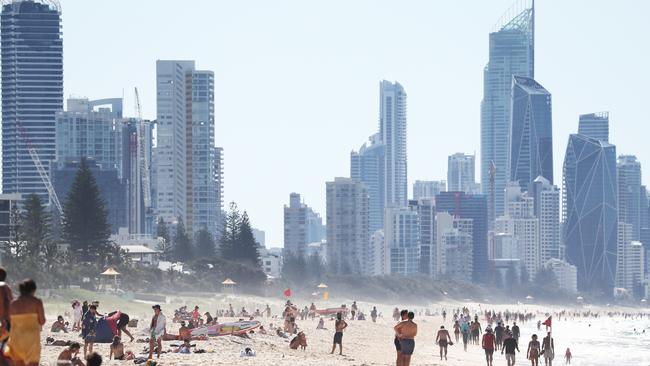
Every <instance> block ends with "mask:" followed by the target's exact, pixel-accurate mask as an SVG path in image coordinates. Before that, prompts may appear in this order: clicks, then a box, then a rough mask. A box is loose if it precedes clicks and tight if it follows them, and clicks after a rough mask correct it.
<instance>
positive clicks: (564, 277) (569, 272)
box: [546, 258, 578, 294]
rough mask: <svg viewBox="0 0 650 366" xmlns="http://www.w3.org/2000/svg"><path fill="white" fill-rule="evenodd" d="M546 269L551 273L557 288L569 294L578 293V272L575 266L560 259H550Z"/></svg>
mask: <svg viewBox="0 0 650 366" xmlns="http://www.w3.org/2000/svg"><path fill="white" fill-rule="evenodd" d="M546 268H548V269H550V270H551V271H552V272H553V274H554V275H555V278H556V279H557V282H558V286H559V287H560V288H561V289H562V290H564V291H567V292H568V293H571V294H575V293H577V292H578V270H577V268H576V266H574V265H572V264H569V263H567V262H565V261H563V260H561V259H557V258H551V259H549V260H548V261H547V262H546Z"/></svg>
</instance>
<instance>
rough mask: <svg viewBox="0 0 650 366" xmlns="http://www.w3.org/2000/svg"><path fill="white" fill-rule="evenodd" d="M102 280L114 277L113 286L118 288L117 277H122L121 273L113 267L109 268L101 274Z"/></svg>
mask: <svg viewBox="0 0 650 366" xmlns="http://www.w3.org/2000/svg"><path fill="white" fill-rule="evenodd" d="M99 275H100V276H102V278H110V277H113V284H114V286H115V288H117V276H119V275H120V272H118V271H116V270H115V268H113V267H108V268H107V269H106V270H105V271H104V272H102V273H100V274H99Z"/></svg>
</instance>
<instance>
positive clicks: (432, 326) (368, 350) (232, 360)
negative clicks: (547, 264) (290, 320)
mask: <svg viewBox="0 0 650 366" xmlns="http://www.w3.org/2000/svg"><path fill="white" fill-rule="evenodd" d="M84 295H85V296H94V297H89V298H88V300H91V301H92V300H98V301H99V302H100V306H99V309H98V310H99V312H100V313H107V312H110V311H113V310H121V311H123V312H127V313H128V314H129V315H130V316H131V318H132V319H138V320H139V322H138V327H136V328H130V330H131V332H132V333H133V335H134V336H135V337H136V338H140V339H144V338H147V337H148V335H147V333H148V332H147V329H148V326H149V323H150V320H151V316H152V309H151V303H143V302H135V301H128V300H124V299H122V298H120V297H117V296H112V295H101V296H99V295H97V296H95V295H94V294H92V293H80V294H79V293H77V294H67V293H66V294H61V295H55V296H53V297H52V298H46V299H44V302H45V310H46V316H47V319H48V320H47V323H46V326H45V327H44V329H45V331H44V332H43V333H42V342H43V344H45V339H46V337H53V338H55V339H61V340H72V341H79V342H80V341H81V338H80V337H79V336H78V334H77V333H68V334H63V333H56V334H53V333H51V332H49V326H50V325H51V323H52V322H53V320H54V319H56V316H57V315H64V314H66V312H68V313H70V312H71V311H70V310H71V309H69V305H67V304H68V301H67V300H66V299H65V297H66V296H84ZM69 300H72V298H70V299H69ZM292 300H293V302H294V303H295V304H296V305H298V307H299V308H302V307H304V306H309V304H310V302H311V300H310V299H292ZM168 301H169V303H163V304H160V305H161V306H162V308H163V313H164V314H165V316H166V317H167V332H168V333H169V334H178V327H179V324H178V323H173V322H172V318H173V314H174V309H176V308H179V307H180V306H182V305H187V306H188V308H193V307H194V306H195V305H198V306H199V307H200V311H201V313H204V312H205V311H209V312H210V313H212V314H214V313H216V310H217V309H227V308H228V306H229V304H232V306H233V308H234V309H235V310H239V309H241V307H242V306H243V307H246V309H247V310H248V311H250V312H253V311H255V309H260V311H262V310H263V309H264V307H265V306H266V304H269V306H270V307H271V309H272V314H273V315H274V316H279V314H280V313H281V311H282V309H283V304H284V301H285V300H284V299H281V298H272V299H271V298H262V297H257V296H244V295H205V296H177V297H170V298H168ZM314 302H315V303H316V306H317V307H318V308H326V307H337V306H340V305H341V304H343V303H345V304H347V306H348V307H349V306H350V304H351V303H352V300H351V299H336V298H332V299H330V300H329V301H322V300H320V301H319V300H314ZM358 304H359V309H360V310H361V311H363V312H364V313H365V314H366V316H367V320H363V321H360V320H348V321H347V322H348V324H349V327H348V328H347V329H346V330H345V332H344V336H343V355H342V356H341V355H338V354H334V355H331V354H329V352H330V351H331V347H332V338H333V334H334V331H333V328H334V321H333V320H330V319H329V318H327V319H326V321H325V328H327V329H326V330H317V329H316V325H317V324H318V318H316V319H315V320H312V319H307V320H302V321H301V320H299V319H298V320H297V324H298V327H299V328H300V329H299V330H300V331H303V332H304V333H305V334H306V336H307V343H308V346H307V349H306V350H305V351H302V350H291V349H289V339H285V338H281V337H279V336H277V335H275V333H274V332H270V331H269V332H268V334H265V335H264V334H260V333H259V332H255V333H253V334H250V335H249V336H250V339H245V338H241V337H237V336H221V337H211V338H210V339H209V340H207V341H192V344H194V345H196V346H195V347H194V349H203V350H205V353H201V354H195V353H190V354H178V353H167V354H163V355H162V356H161V358H160V362H159V365H233V364H242V365H244V364H245V365H334V366H344V365H394V364H395V348H394V346H393V337H394V332H393V326H394V324H395V322H394V321H393V319H392V309H393V308H394V307H396V306H398V307H399V308H400V309H402V308H408V309H412V310H414V311H415V312H416V316H415V322H416V323H417V324H418V335H417V337H416V346H415V352H414V354H413V358H412V362H411V365H460V366H465V365H467V366H469V365H483V364H485V358H484V353H483V350H482V349H481V348H480V346H479V345H472V344H470V345H469V346H468V350H467V352H465V351H463V345H462V340H461V341H460V342H458V343H454V345H453V346H450V347H449V350H448V360H447V361H444V360H443V361H440V358H439V348H438V346H436V345H435V336H436V333H437V331H438V329H439V328H440V326H441V325H444V326H445V328H447V329H449V330H450V333H451V335H452V338H453V328H452V325H453V319H452V314H453V312H454V311H455V309H457V308H461V307H463V306H467V307H468V308H469V309H470V310H471V311H472V313H471V314H472V316H473V315H474V312H476V311H480V310H495V311H497V312H499V311H505V310H506V309H508V310H510V311H519V312H531V313H534V314H535V315H536V316H535V317H534V319H533V320H532V321H529V322H526V323H519V326H520V328H521V340H520V351H521V352H520V353H518V354H517V364H518V365H528V364H529V361H527V360H525V357H526V347H527V344H528V341H529V340H530V337H531V335H532V334H533V333H536V334H538V335H539V336H540V340H541V338H543V336H545V335H546V333H545V330H544V326H542V329H541V331H538V330H537V321H538V320H541V321H544V320H545V319H546V315H545V313H553V312H558V311H562V310H567V311H574V310H577V311H580V312H586V311H589V310H591V311H592V312H601V313H604V312H608V311H612V312H613V311H622V312H627V313H638V312H641V311H643V312H646V313H648V312H649V310H648V309H647V308H646V309H638V308H613V307H590V306H577V305H572V306H565V307H562V306H543V305H538V304H486V303H483V304H477V303H463V302H457V301H452V300H450V301H444V302H437V303H431V304H427V305H426V306H425V305H418V306H414V307H409V306H408V305H407V304H376V303H372V304H371V303H366V302H363V301H359V302H358ZM372 306H377V309H378V310H379V312H380V317H379V318H378V320H377V322H376V323H373V322H372V321H371V320H370V317H369V314H370V310H371V308H372ZM426 309H428V310H429V312H431V313H438V314H437V315H430V316H426V315H424V314H425V312H426ZM442 309H445V310H446V311H447V314H448V315H447V320H446V322H443V319H442V316H441V315H439V313H440V312H441V311H442ZM238 319H240V318H219V321H220V322H227V321H236V320H238ZM257 319H258V320H260V321H261V322H262V325H263V326H264V328H266V329H267V330H269V328H270V324H271V323H273V324H274V325H280V326H281V325H282V323H283V320H282V319H280V318H279V317H278V318H266V317H259V318H257ZM479 319H480V321H481V322H482V325H483V327H484V328H485V326H486V324H485V322H484V320H483V318H482V317H481V316H479ZM66 320H71V319H70V318H69V317H68V316H66ZM634 329H636V331H635V330H634ZM644 330H645V333H644V332H643V331H644ZM552 331H553V338H554V340H555V353H556V357H555V361H554V364H555V365H564V351H565V350H566V348H567V347H570V348H571V351H572V353H573V356H574V358H573V360H572V363H571V364H572V365H593V366H601V365H602V366H605V365H612V364H626V365H627V364H629V365H650V352H648V350H647V347H648V344H650V319H649V318H648V317H647V316H646V317H643V318H639V319H636V318H631V317H628V318H627V319H625V318H624V317H622V316H612V317H609V316H606V315H603V314H601V316H599V317H598V318H593V317H589V318H583V317H578V318H575V319H572V318H571V317H562V318H559V319H558V318H557V317H554V320H553V329H552ZM123 338H125V339H123V342H124V345H125V350H131V351H133V352H134V353H135V354H136V355H137V356H141V355H142V356H145V357H146V356H147V355H146V354H141V353H142V352H143V351H144V350H145V348H147V347H148V344H146V343H137V342H133V343H129V340H128V337H126V336H124V337H123ZM179 343H180V342H179V341H165V342H163V349H164V350H169V349H173V348H174V347H173V346H172V345H174V344H179ZM246 347H249V348H251V349H253V350H254V351H255V352H256V356H254V357H241V356H240V352H241V351H242V350H243V349H244V348H246ZM62 349H63V347H56V346H43V351H42V357H41V363H42V364H43V365H54V364H55V362H56V357H57V355H58V353H59V352H60V351H61V350H62ZM95 351H97V352H98V353H100V354H101V355H102V357H104V361H105V363H104V364H106V365H122V364H124V363H129V364H132V361H114V360H111V361H108V354H109V345H108V344H95ZM337 353H338V349H337ZM494 364H495V365H506V361H505V357H504V356H503V355H501V354H500V353H498V352H495V356H494ZM540 364H543V360H540Z"/></svg>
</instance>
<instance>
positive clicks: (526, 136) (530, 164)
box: [509, 75, 553, 189]
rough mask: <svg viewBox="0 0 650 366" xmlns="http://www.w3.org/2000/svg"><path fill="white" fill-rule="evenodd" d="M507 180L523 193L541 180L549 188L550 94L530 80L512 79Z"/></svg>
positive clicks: (551, 181)
mask: <svg viewBox="0 0 650 366" xmlns="http://www.w3.org/2000/svg"><path fill="white" fill-rule="evenodd" d="M510 116H511V124H510V157H509V166H510V180H511V181H513V182H518V183H519V185H520V186H521V187H522V188H524V189H526V188H528V185H529V184H530V183H532V182H533V180H534V179H535V178H537V177H539V176H542V177H544V178H546V179H548V181H549V182H550V183H551V184H553V127H552V122H551V121H552V120H551V94H550V93H549V92H548V91H546V89H544V87H543V86H541V85H540V84H539V83H538V82H536V81H535V80H533V79H532V78H528V77H523V76H516V75H514V76H513V77H512V107H511V109H510Z"/></svg>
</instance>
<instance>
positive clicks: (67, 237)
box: [62, 159, 113, 265]
mask: <svg viewBox="0 0 650 366" xmlns="http://www.w3.org/2000/svg"><path fill="white" fill-rule="evenodd" d="M63 213H64V217H63V235H62V237H63V239H64V241H65V242H66V243H68V244H69V245H70V250H71V252H72V253H73V254H74V256H75V258H76V259H77V260H80V261H84V262H92V263H97V264H100V265H103V263H104V261H105V260H106V259H107V256H108V255H110V254H109V253H110V252H111V250H112V247H113V244H112V243H111V242H110V239H109V237H110V235H111V229H110V226H109V224H108V221H107V216H108V213H107V211H106V208H105V206H104V201H103V200H102V198H101V195H100V192H99V188H98V187H97V182H96V181H95V177H94V176H93V174H92V172H91V171H90V168H89V167H88V165H87V164H86V161H85V159H82V160H81V164H80V166H79V170H78V171H77V174H76V175H75V179H74V182H73V183H72V187H71V189H70V192H69V193H68V197H67V200H66V202H65V206H64V208H63Z"/></svg>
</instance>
